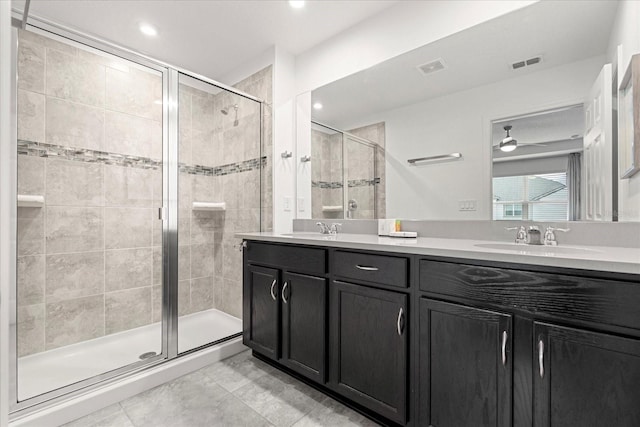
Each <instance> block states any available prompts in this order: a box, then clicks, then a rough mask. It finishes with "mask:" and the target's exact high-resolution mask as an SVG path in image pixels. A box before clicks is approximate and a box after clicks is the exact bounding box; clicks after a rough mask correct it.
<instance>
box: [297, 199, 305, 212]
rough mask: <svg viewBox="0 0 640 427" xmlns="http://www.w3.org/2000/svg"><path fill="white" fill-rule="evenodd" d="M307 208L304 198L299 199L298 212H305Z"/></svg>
mask: <svg viewBox="0 0 640 427" xmlns="http://www.w3.org/2000/svg"><path fill="white" fill-rule="evenodd" d="M304 209H305V206H304V197H299V198H298V212H304Z"/></svg>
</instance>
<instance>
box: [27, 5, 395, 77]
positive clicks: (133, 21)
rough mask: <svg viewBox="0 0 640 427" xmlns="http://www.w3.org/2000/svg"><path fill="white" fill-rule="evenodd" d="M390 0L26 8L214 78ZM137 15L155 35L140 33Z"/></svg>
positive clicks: (342, 26) (314, 38)
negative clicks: (297, 4) (296, 5)
mask: <svg viewBox="0 0 640 427" xmlns="http://www.w3.org/2000/svg"><path fill="white" fill-rule="evenodd" d="M396 2H397V0H396V1H388V0H375V1H367V0H358V1H344V0H341V1H331V0H323V1H318V0H316V1H307V2H306V4H305V7H304V8H302V9H293V8H292V7H290V6H289V4H288V2H287V1H284V0H278V1H275V0H244V1H238V0H235V1H233V0H232V1H224V0H215V1H203V0H199V1H198V0H143V1H131V0H103V1H95V0H83V1H79V0H32V1H31V6H30V9H29V14H30V15H31V16H37V17H41V18H45V19H48V20H51V21H54V22H56V23H59V24H63V25H65V26H69V27H72V28H74V29H77V30H80V31H82V32H85V33H88V34H92V35H95V36H98V37H100V38H102V39H105V40H108V41H111V42H114V43H116V44H120V45H122V46H125V47H128V48H130V49H133V50H136V51H138V52H141V53H144V54H147V55H149V56H151V57H154V58H157V59H159V60H162V61H165V62H168V63H170V64H175V65H177V66H180V67H182V68H185V69H188V70H190V71H193V72H196V73H199V74H202V75H205V76H207V77H209V78H212V79H216V78H220V76H223V75H225V74H227V73H229V72H231V71H232V70H234V69H235V68H236V67H238V66H240V65H241V64H243V63H245V62H247V61H250V60H252V59H254V58H256V57H258V56H259V55H260V54H261V53H263V52H265V51H266V50H267V49H269V48H271V47H272V46H274V45H276V46H279V47H281V48H283V49H284V50H286V51H288V52H290V53H291V54H293V55H297V54H299V53H301V52H304V51H306V50H308V49H310V48H311V47H313V46H315V45H317V44H318V43H320V42H322V41H324V40H326V39H328V38H330V37H332V36H334V35H336V34H338V33H340V32H342V31H344V30H346V29H347V28H349V27H351V26H353V25H354V24H356V23H358V22H360V21H362V20H364V19H366V18H368V17H370V16H373V15H375V14H377V13H379V12H380V11H382V10H383V9H386V8H388V7H389V6H391V5H393V4H394V3H396ZM24 3H25V2H24V1H23V0H18V1H14V9H17V10H22V9H23V8H24ZM141 22H146V23H149V24H151V25H153V26H154V27H156V28H157V30H158V35H157V36H156V37H154V38H150V37H148V36H145V35H143V34H142V33H141V32H140V31H139V29H138V26H139V24H140V23H141Z"/></svg>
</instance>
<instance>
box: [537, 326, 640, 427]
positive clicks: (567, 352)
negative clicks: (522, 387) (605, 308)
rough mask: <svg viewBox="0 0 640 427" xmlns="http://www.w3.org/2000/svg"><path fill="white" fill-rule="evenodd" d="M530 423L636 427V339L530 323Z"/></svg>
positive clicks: (639, 416) (639, 363)
mask: <svg viewBox="0 0 640 427" xmlns="http://www.w3.org/2000/svg"><path fill="white" fill-rule="evenodd" d="M534 337H535V345H534V376H533V383H534V414H533V415H534V426H536V427H543V426H544V427H546V426H553V427H564V426H567V427H569V426H616V427H638V426H640V340H638V339H629V338H622V337H617V336H614V335H608V334H601V333H595V332H590V331H585V330H580V329H572V328H565V327H560V326H555V325H550V324H545V323H537V322H536V323H534Z"/></svg>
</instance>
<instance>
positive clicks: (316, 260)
mask: <svg viewBox="0 0 640 427" xmlns="http://www.w3.org/2000/svg"><path fill="white" fill-rule="evenodd" d="M244 254H245V256H246V259H247V260H248V261H249V262H250V263H254V264H262V265H272V266H276V267H278V268H281V269H284V270H292V271H299V272H304V273H314V274H321V275H324V274H325V273H326V272H327V251H326V250H324V249H320V248H309V247H305V246H286V245H274V244H269V243H259V242H249V243H248V245H247V248H246V249H245V251H244Z"/></svg>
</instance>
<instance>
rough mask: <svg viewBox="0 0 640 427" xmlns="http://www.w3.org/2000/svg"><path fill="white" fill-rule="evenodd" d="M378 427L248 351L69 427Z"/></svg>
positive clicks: (70, 424) (75, 422)
mask: <svg viewBox="0 0 640 427" xmlns="http://www.w3.org/2000/svg"><path fill="white" fill-rule="evenodd" d="M143 426H150V427H165V426H166V427H200V426H203V427H204V426H207V427H209V426H225V427H234V426H251V427H253V426H282V427H289V426H295V427H317V426H331V427H341V426H345V427H348V426H377V424H376V423H374V422H373V421H371V420H369V419H367V418H365V417H364V416H362V415H360V414H358V413H357V412H354V411H352V410H351V409H349V408H347V407H346V406H344V405H342V404H341V403H338V402H337V401H335V400H333V399H332V398H330V397H327V396H325V395H324V394H322V393H320V392H319V391H317V390H315V389H313V388H311V387H309V386H307V385H306V384H304V383H302V382H300V381H298V380H296V379H294V378H292V377H290V376H288V375H286V374H284V373H282V372H280V371H278V370H277V369H274V368H273V367H271V366H269V365H267V364H266V363H263V362H261V361H260V360H258V359H256V358H254V357H253V356H252V355H251V352H249V351H245V352H243V353H240V354H238V355H236V356H233V357H231V358H229V359H226V360H223V361H221V362H218V363H215V364H212V365H210V366H207V367H204V368H202V369H200V370H198V371H196V372H193V373H191V374H189V375H186V376H184V377H181V378H178V379H176V380H174V381H171V382H169V383H166V384H163V385H161V386H159V387H156V388H154V389H151V390H149V391H146V392H144V393H141V394H139V395H137V396H133V397H131V398H129V399H126V400H123V401H122V402H120V403H118V404H115V405H112V406H109V407H107V408H105V409H102V410H100V411H97V412H94V413H93V414H90V415H88V416H86V417H84V418H80V419H78V420H76V421H73V422H71V423H69V424H66V425H65V427H143Z"/></svg>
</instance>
